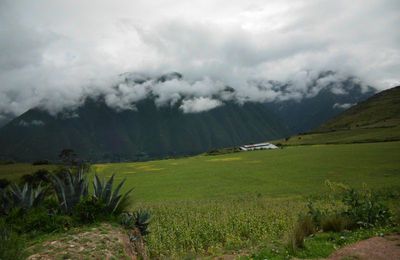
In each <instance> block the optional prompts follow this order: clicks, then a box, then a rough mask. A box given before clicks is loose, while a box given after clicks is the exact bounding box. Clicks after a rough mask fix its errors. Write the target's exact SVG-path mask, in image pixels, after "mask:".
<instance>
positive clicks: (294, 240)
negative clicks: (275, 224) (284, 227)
mask: <svg viewBox="0 0 400 260" xmlns="http://www.w3.org/2000/svg"><path fill="white" fill-rule="evenodd" d="M315 232H316V227H315V225H314V222H313V219H312V218H311V216H303V217H300V218H299V220H298V221H297V223H296V226H295V227H294V229H293V231H292V233H291V234H290V236H289V241H288V246H289V249H290V250H291V251H293V252H295V251H296V250H297V249H298V248H304V239H305V238H306V237H308V236H309V235H312V234H314V233H315Z"/></svg>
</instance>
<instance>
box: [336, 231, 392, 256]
mask: <svg viewBox="0 0 400 260" xmlns="http://www.w3.org/2000/svg"><path fill="white" fill-rule="evenodd" d="M328 259H329V260H351V259H357V260H400V234H392V235H387V236H383V237H373V238H370V239H367V240H363V241H360V242H357V243H355V244H352V245H349V246H346V247H343V248H341V249H339V250H338V251H336V252H334V253H333V254H332V255H331V256H330V257H329V258H328Z"/></svg>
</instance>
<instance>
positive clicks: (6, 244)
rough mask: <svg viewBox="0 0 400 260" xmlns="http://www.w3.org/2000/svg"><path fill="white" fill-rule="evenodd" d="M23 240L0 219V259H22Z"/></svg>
mask: <svg viewBox="0 0 400 260" xmlns="http://www.w3.org/2000/svg"><path fill="white" fill-rule="evenodd" d="M24 244H25V243H24V240H23V239H22V238H21V237H19V236H18V235H17V234H16V233H15V232H13V230H12V229H11V228H10V226H9V225H7V224H6V223H5V221H4V220H3V219H0V259H15V260H18V259H24V255H23V252H24V251H23V249H24V248H25V246H24Z"/></svg>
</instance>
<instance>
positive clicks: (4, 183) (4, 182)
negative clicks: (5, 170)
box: [0, 179, 11, 190]
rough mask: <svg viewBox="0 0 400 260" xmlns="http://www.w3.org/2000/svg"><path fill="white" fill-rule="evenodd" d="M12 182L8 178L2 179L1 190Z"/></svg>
mask: <svg viewBox="0 0 400 260" xmlns="http://www.w3.org/2000/svg"><path fill="white" fill-rule="evenodd" d="M10 184H11V182H10V181H9V180H7V179H0V190H1V189H5V188H7V186H8V185H10Z"/></svg>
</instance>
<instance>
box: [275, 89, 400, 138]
mask: <svg viewBox="0 0 400 260" xmlns="http://www.w3.org/2000/svg"><path fill="white" fill-rule="evenodd" d="M396 140H400V87H395V88H392V89H388V90H385V91H382V92H380V93H378V94H376V95H374V96H372V97H371V98H369V99H367V100H366V101H364V102H361V103H360V104H358V105H356V106H353V107H351V108H350V109H348V110H346V111H344V112H343V113H341V114H340V115H338V116H337V117H335V118H333V119H331V120H329V121H328V122H326V123H325V124H323V125H321V126H320V127H318V128H317V129H316V130H315V131H312V132H310V133H306V134H301V135H297V136H294V137H291V138H290V139H288V140H285V141H282V140H281V141H277V142H280V143H283V144H285V145H302V144H322V143H355V142H356V143H359V142H384V141H396Z"/></svg>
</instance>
